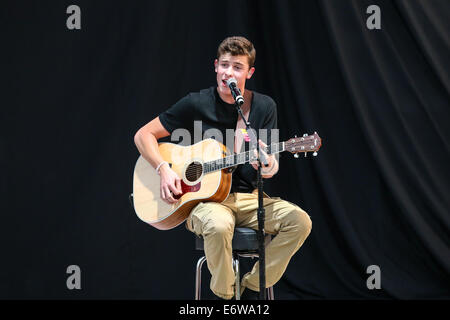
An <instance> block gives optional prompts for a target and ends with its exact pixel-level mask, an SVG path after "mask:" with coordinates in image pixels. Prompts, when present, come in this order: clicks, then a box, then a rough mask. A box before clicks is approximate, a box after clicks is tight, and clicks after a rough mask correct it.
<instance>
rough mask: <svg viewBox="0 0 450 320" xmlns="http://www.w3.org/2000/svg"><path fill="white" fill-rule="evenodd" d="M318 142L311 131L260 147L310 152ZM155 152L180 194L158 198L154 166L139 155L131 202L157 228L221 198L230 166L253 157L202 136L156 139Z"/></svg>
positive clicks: (270, 151)
mask: <svg viewBox="0 0 450 320" xmlns="http://www.w3.org/2000/svg"><path fill="white" fill-rule="evenodd" d="M321 146H322V139H321V138H320V137H319V135H318V134H317V133H316V132H314V134H313V135H307V134H305V135H303V137H294V138H292V139H289V140H287V141H284V142H280V143H274V144H271V145H269V146H267V147H266V148H262V149H264V151H265V152H266V153H267V154H276V153H280V152H284V151H289V152H291V153H293V154H294V156H295V157H296V158H297V157H298V153H300V152H302V153H305V156H306V154H307V153H308V152H314V156H315V155H317V151H318V150H319V149H320V147H321ZM158 148H159V152H160V153H161V156H162V157H163V159H164V160H165V161H167V162H168V163H169V166H170V167H171V168H172V170H173V171H175V172H176V173H177V174H178V176H179V177H180V178H181V188H182V194H181V195H178V196H174V197H175V199H177V200H178V201H177V202H176V203H173V204H168V203H166V202H164V201H163V200H162V199H161V198H160V177H159V175H158V173H157V172H156V170H155V169H154V168H153V167H152V166H151V165H150V164H149V163H148V162H147V161H146V160H145V159H144V158H143V157H142V156H140V157H139V158H138V160H137V162H136V166H135V168H134V177H133V202H134V210H135V212H136V214H137V216H138V217H139V218H140V219H141V220H142V221H144V222H146V223H148V224H150V225H151V226H153V227H155V228H157V229H159V230H169V229H172V228H175V227H176V226H178V225H180V224H181V223H183V222H184V221H185V220H186V219H187V218H188V216H189V213H190V212H191V210H192V208H194V207H195V206H196V205H197V204H198V203H200V202H209V201H214V202H222V201H224V200H225V199H226V198H227V197H228V195H229V193H230V189H231V176H232V171H231V169H232V168H234V167H235V166H237V165H239V164H244V163H247V162H252V161H254V160H256V155H255V152H254V150H250V151H246V152H242V153H238V154H232V155H229V153H227V148H226V147H225V146H224V145H223V144H222V143H220V142H218V141H216V140H214V139H205V140H203V141H200V142H198V143H196V144H193V145H191V146H180V145H176V144H173V143H160V144H159V146H158Z"/></svg>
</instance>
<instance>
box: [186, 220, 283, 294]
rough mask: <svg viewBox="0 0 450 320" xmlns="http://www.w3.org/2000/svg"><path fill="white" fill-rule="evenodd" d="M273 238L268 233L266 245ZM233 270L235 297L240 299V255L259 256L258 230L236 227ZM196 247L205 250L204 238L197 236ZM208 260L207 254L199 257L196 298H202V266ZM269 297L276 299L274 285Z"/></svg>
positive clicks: (265, 240)
mask: <svg viewBox="0 0 450 320" xmlns="http://www.w3.org/2000/svg"><path fill="white" fill-rule="evenodd" d="M271 239H272V237H271V235H269V234H266V236H265V238H264V242H265V245H267V244H268V243H269V242H270V240H271ZM232 248H233V270H234V272H235V274H236V285H235V291H236V293H235V298H236V300H240V298H241V288H240V285H241V281H240V275H239V271H240V270H239V257H243V258H258V257H259V255H258V236H257V232H256V231H255V230H253V229H250V228H239V227H238V228H235V229H234V235H233V241H232ZM195 249H196V250H202V251H203V250H204V247H203V238H202V237H196V240H195ZM205 261H206V256H203V257H201V258H200V259H198V262H197V268H196V273H195V300H200V293H201V290H202V266H203V263H204V262H205ZM266 290H267V299H268V300H274V298H275V297H274V294H273V287H270V288H267V289H266Z"/></svg>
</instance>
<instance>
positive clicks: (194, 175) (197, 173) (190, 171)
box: [186, 161, 203, 182]
mask: <svg viewBox="0 0 450 320" xmlns="http://www.w3.org/2000/svg"><path fill="white" fill-rule="evenodd" d="M202 172H203V166H202V164H201V163H200V162H196V161H194V162H192V163H191V164H189V165H188V167H187V168H186V179H187V180H188V181H189V182H194V181H196V180H197V179H198V178H200V177H201V175H202Z"/></svg>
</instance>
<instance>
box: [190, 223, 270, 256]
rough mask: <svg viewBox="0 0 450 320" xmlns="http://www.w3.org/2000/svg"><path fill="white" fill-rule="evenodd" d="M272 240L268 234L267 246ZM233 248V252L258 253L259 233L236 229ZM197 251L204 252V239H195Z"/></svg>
mask: <svg viewBox="0 0 450 320" xmlns="http://www.w3.org/2000/svg"><path fill="white" fill-rule="evenodd" d="M271 238H272V237H271V236H270V235H269V234H266V236H265V238H264V243H265V244H266V245H267V244H268V243H269V242H270V240H271ZM231 247H232V248H233V251H237V252H239V251H245V252H257V251H258V248H259V245H258V233H257V231H256V230H253V229H251V228H241V227H237V228H234V234H233V242H232V244H231ZM195 249H196V250H204V246H203V238H202V237H196V238H195Z"/></svg>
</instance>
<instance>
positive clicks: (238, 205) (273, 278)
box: [186, 190, 312, 299]
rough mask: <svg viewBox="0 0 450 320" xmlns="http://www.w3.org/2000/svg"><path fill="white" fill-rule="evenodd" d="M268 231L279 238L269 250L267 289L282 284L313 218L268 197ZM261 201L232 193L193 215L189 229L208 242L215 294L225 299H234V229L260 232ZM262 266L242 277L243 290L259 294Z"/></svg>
mask: <svg viewBox="0 0 450 320" xmlns="http://www.w3.org/2000/svg"><path fill="white" fill-rule="evenodd" d="M263 203H264V208H265V231H266V233H268V234H273V235H276V236H275V237H274V238H273V239H272V241H271V242H270V244H269V245H267V246H266V287H271V286H273V285H274V284H275V283H276V282H277V281H278V280H280V278H281V276H282V275H283V273H284V271H285V270H286V267H287V265H288V263H289V260H290V259H291V257H292V256H293V255H294V253H295V252H296V251H297V250H298V249H299V248H300V247H301V245H302V244H303V242H304V241H305V239H306V238H307V237H308V235H309V233H310V232H311V226H312V224H311V219H310V217H309V215H308V214H307V213H306V212H305V211H303V210H302V209H301V208H299V207H298V206H296V205H294V204H292V203H290V202H288V201H285V200H281V199H280V198H270V197H268V196H267V195H265V197H264V199H263ZM257 209H258V197H257V192H256V190H255V191H254V192H253V193H230V195H229V196H228V198H227V199H226V200H225V201H224V202H222V203H216V202H206V203H199V204H198V205H197V206H196V207H194V209H193V210H192V211H191V213H190V215H189V218H188V220H187V223H186V224H187V228H188V229H189V230H190V231H192V232H194V233H195V234H197V235H199V236H202V237H203V239H204V249H205V255H206V261H207V264H208V269H209V271H210V272H211V284H210V287H211V290H212V291H213V292H214V294H215V295H217V296H219V297H221V298H223V299H231V298H232V297H233V296H234V283H235V274H234V271H233V267H232V248H231V242H232V238H233V232H234V227H235V226H238V227H247V228H252V229H255V230H257V229H258V219H257ZM258 266H259V264H258V262H256V263H255V265H254V267H253V269H252V271H251V272H249V273H247V274H245V275H244V276H243V277H242V285H241V286H242V290H243V289H244V288H245V287H247V288H249V289H251V290H254V291H259V267H258Z"/></svg>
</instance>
